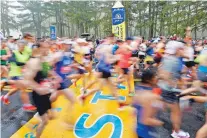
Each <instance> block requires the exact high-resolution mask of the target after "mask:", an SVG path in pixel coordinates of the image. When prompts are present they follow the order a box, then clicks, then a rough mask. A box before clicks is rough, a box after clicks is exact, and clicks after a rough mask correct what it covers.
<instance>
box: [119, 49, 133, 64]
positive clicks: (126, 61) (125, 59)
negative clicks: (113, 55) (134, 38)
mask: <svg viewBox="0 0 207 138" xmlns="http://www.w3.org/2000/svg"><path fill="white" fill-rule="evenodd" d="M117 54H120V55H121V60H119V61H118V66H119V67H120V68H129V67H130V65H131V64H130V63H129V59H130V58H131V56H132V52H131V51H129V52H128V51H125V50H120V51H118V53H117Z"/></svg>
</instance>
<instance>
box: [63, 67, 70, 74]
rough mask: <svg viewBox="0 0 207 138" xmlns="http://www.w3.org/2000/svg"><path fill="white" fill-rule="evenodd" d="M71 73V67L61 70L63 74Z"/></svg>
mask: <svg viewBox="0 0 207 138" xmlns="http://www.w3.org/2000/svg"><path fill="white" fill-rule="evenodd" d="M69 72H71V67H68V66H65V67H62V68H61V73H64V74H67V73H69Z"/></svg>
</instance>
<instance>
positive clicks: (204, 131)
mask: <svg viewBox="0 0 207 138" xmlns="http://www.w3.org/2000/svg"><path fill="white" fill-rule="evenodd" d="M206 137H207V123H205V124H204V125H203V126H202V127H201V128H200V129H199V130H198V132H197V133H196V138H206Z"/></svg>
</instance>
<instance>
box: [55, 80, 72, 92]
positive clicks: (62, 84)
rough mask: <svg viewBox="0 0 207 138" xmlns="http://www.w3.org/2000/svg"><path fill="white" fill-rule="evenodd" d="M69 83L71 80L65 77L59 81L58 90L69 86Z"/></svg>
mask: <svg viewBox="0 0 207 138" xmlns="http://www.w3.org/2000/svg"><path fill="white" fill-rule="evenodd" d="M70 85H71V81H70V80H68V79H66V80H64V81H63V82H61V83H60V88H58V90H64V89H67V88H69V86H70Z"/></svg>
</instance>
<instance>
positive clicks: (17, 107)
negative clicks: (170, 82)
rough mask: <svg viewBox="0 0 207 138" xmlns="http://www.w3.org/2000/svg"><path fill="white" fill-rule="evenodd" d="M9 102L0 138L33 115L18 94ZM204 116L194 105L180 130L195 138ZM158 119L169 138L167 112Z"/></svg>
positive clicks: (162, 137) (199, 106) (164, 136)
mask: <svg viewBox="0 0 207 138" xmlns="http://www.w3.org/2000/svg"><path fill="white" fill-rule="evenodd" d="M2 94H4V92H3V93H2ZM10 101H11V104H10V105H3V104H2V105H1V138H9V137H10V136H11V135H12V134H13V133H15V132H16V131H17V130H18V129H19V128H20V127H21V122H22V121H28V120H29V119H30V118H31V117H32V116H33V115H34V113H26V112H24V111H23V110H22V108H21V101H20V99H19V95H18V93H16V94H14V95H13V96H11V97H10ZM204 115H205V112H204V107H203V105H202V104H198V103H194V104H193V109H192V111H188V112H184V113H183V120H182V127H181V128H182V129H183V130H185V131H187V132H189V133H190V135H191V138H195V134H196V131H197V130H198V129H199V128H200V127H201V126H202V125H203V123H204V121H205V120H204V119H205V118H204ZM158 117H159V118H160V119H161V120H162V121H164V122H165V124H164V126H163V127H160V128H158V132H159V136H160V138H170V134H171V130H172V125H171V121H170V113H169V111H164V112H163V111H161V112H160V113H159V114H158Z"/></svg>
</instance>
